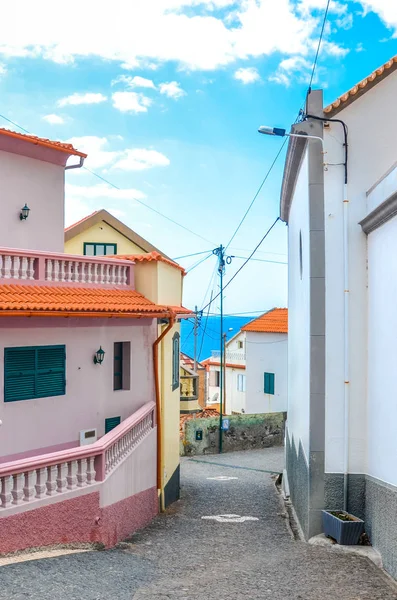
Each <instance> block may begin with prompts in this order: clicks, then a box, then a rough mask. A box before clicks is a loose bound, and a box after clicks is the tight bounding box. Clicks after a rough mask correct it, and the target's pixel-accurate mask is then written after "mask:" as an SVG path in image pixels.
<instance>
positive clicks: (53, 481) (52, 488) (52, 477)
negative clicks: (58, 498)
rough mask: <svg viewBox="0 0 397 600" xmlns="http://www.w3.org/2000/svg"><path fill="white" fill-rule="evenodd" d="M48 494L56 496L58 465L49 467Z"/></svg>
mask: <svg viewBox="0 0 397 600" xmlns="http://www.w3.org/2000/svg"><path fill="white" fill-rule="evenodd" d="M46 487H47V496H54V495H55V493H56V490H57V466H56V465H51V467H47V481H46Z"/></svg>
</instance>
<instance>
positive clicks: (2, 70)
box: [0, 63, 7, 77]
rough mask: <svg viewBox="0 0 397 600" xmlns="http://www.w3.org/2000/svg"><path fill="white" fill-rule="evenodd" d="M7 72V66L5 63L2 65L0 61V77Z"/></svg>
mask: <svg viewBox="0 0 397 600" xmlns="http://www.w3.org/2000/svg"><path fill="white" fill-rule="evenodd" d="M6 73H7V68H6V66H5V65H3V64H2V63H0V77H2V76H3V75H5V74H6Z"/></svg>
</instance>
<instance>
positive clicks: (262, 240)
mask: <svg viewBox="0 0 397 600" xmlns="http://www.w3.org/2000/svg"><path fill="white" fill-rule="evenodd" d="M278 221H280V217H277V219H276V220H275V221H274V222H273V224H272V225H271V226H270V227H269V229H268V230H267V231H266V233H265V235H264V236H263V237H262V239H261V240H260V241H259V243H258V244H257V245H256V246H255V248H254V249H253V251H252V252H251V254H250V256H249V257H248V258H247V260H246V261H245V262H243V264H242V265H241V267H240V268H239V269H237V271H236V272H235V274H234V275H233V277H232V278H231V279H229V281H228V282H227V283H226V285H224V286H223V290H222V291H221V292H219V293H218V294H217V295H216V296H215V297H214V298H213V299H212V302H214V300H216V299H217V298H218V297H219V296H220V295H221V293H222V292H223V291H225V289H226V288H227V287H228V285H230V284H231V283H232V281H233V280H234V279H235V278H236V277H237V275H238V274H239V273H240V271H242V269H244V267H245V265H246V264H247V263H248V262H249V261H250V260H251V258H252V257H253V256H254V254H255V252H256V251H257V250H258V248H259V246H260V245H261V244H262V243H263V242H264V240H265V239H266V238H267V236H268V235H269V233H270V232H271V230H272V229H273V227H274V226H275V225H276V223H278ZM210 304H211V302H209V303H208V304H206V305H205V306H204V308H202V309H201V310H202V311H203V310H205V309H206V308H207V307H208V306H210Z"/></svg>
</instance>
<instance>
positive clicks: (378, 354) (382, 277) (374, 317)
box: [368, 217, 397, 485]
mask: <svg viewBox="0 0 397 600" xmlns="http://www.w3.org/2000/svg"><path fill="white" fill-rule="evenodd" d="M396 256H397V217H394V219H392V220H391V221H389V222H388V223H386V224H385V225H382V226H381V227H380V228H379V229H376V230H375V231H373V232H372V233H370V234H369V236H368V275H369V281H368V322H369V327H368V474H369V475H372V476H373V477H377V478H379V479H382V480H383V481H386V482H387V483H391V484H393V485H397V435H396V431H397V429H396V427H397V400H396V390H397V342H396V340H397V310H396V298H397V276H396Z"/></svg>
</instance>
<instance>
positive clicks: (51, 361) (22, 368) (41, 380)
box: [4, 346, 66, 402]
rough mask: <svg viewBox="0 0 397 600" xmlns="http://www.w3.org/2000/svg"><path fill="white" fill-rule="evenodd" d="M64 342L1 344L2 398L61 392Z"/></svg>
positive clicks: (51, 394)
mask: <svg viewBox="0 0 397 600" xmlns="http://www.w3.org/2000/svg"><path fill="white" fill-rule="evenodd" d="M65 365H66V351H65V346H27V347H21V348H4V402H15V401H17V400H31V399H34V398H48V397H50V396H63V395H64V394H65V393H66V390H65V388H66V381H65Z"/></svg>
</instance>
